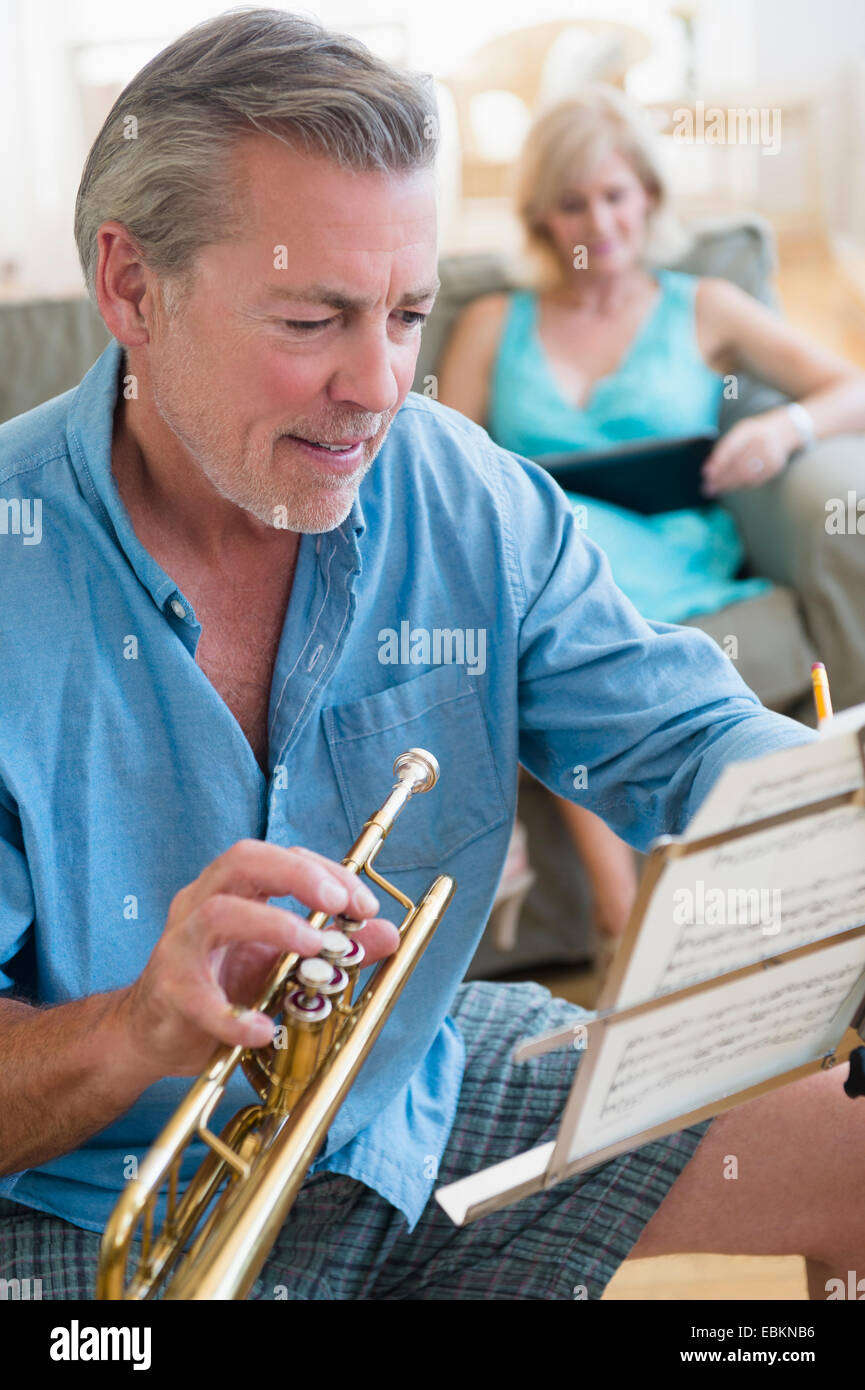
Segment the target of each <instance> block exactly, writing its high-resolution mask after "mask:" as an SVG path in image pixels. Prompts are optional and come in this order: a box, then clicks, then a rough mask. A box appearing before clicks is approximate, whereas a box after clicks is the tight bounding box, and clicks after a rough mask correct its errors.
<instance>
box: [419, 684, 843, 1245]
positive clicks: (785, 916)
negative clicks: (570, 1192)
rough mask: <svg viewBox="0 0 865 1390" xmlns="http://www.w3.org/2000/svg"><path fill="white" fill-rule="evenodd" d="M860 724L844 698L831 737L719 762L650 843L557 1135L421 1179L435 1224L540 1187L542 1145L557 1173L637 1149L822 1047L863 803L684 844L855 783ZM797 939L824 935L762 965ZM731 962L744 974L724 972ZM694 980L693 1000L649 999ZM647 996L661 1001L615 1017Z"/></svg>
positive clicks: (838, 979)
mask: <svg viewBox="0 0 865 1390" xmlns="http://www.w3.org/2000/svg"><path fill="white" fill-rule="evenodd" d="M863 727H865V706H860V707H858V708H857V709H856V710H850V711H845V712H844V713H843V714H841V715H840V716H838V717H837V718H836V720H835V721H833V724H832V725H830V726H829V728H830V730H833V731H834V733H833V736H829V734H828V733H827V734H824V735H822V736H821V738H820V740H819V741H818V742H816V743H813V744H804V745H800V746H799V747H796V748H793V749H785V750H781V751H780V752H778V753H773V754H768V755H766V756H764V757H762V758H759V759H755V760H754V761H753V762H744V763H738V764H735V765H731V766H729V767H728V768H726V769H725V771H724V773H723V775H722V777H721V778H720V779H719V781H718V783H717V784H716V786H715V788H714V789H713V791H712V792H711V793H710V795H709V797H708V798H707V800H706V802H705V803H704V806H703V808H702V809H701V811H700V813H698V815H697V816H696V817H695V819H694V821H693V822H692V824H691V825H690V826H689V828H688V831H687V834H686V835H685V836H684V837H683V840H682V841H681V842H677V843H674V844H673V845H671V846H670V847H669V849H668V850H667V852H666V857H665V858H664V860H663V862H662V864H661V867H660V870H659V872H658V877H657V880H656V881H655V882H654V884H653V887H652V891H651V895H650V897H649V901H648V903H647V904H646V906H645V910H644V912H643V916H642V920H641V921H640V922H639V924H638V928H637V926H636V924H635V935H636V940H632V937H631V933H630V932H629V937H628V940H627V943H625V944H623V950H624V951H625V952H629V953H630V954H629V955H628V956H627V957H626V965H625V970H624V975H623V978H622V981H621V983H620V985H619V987H618V989H617V990H616V999H615V1005H614V1007H613V1008H612V1009H611V1010H610V1011H609V1012H607V1011H605V1013H604V1015H603V1016H602V1017H601V1018H599V1019H598V1020H597V1021H596V1022H593V1023H589V1024H588V1049H589V1050H588V1053H587V1054H586V1055H584V1057H583V1060H582V1063H581V1065H580V1067H579V1068H578V1069H577V1072H576V1076H575V1080H574V1087H575V1089H574V1091H572V1098H571V1103H569V1105H568V1107H567V1108H566V1110H565V1118H564V1119H563V1125H562V1127H561V1128H560V1133H559V1140H557V1141H556V1145H555V1146H547V1145H544V1146H541V1147H539V1148H537V1149H532V1150H530V1151H529V1152H527V1153H525V1154H522V1155H519V1156H518V1158H519V1162H517V1160H516V1159H509V1160H507V1161H506V1162H505V1163H501V1164H496V1165H494V1166H493V1167H492V1168H488V1169H484V1170H482V1171H481V1172H479V1173H475V1174H472V1175H470V1176H469V1177H465V1178H462V1179H460V1180H459V1181H458V1182H456V1183H451V1184H449V1185H448V1186H447V1187H445V1188H443V1189H439V1190H437V1192H436V1197H437V1199H438V1200H439V1201H440V1202H441V1205H442V1206H443V1208H444V1209H445V1210H446V1211H447V1212H448V1214H449V1215H450V1216H451V1219H452V1220H454V1221H455V1222H456V1223H457V1224H464V1223H465V1222H466V1221H470V1220H474V1219H476V1218H477V1217H478V1216H482V1215H483V1214H485V1213H486V1212H488V1211H492V1210H496V1209H498V1208H499V1207H502V1206H505V1205H508V1203H509V1201H511V1200H517V1199H518V1197H522V1196H526V1195H529V1194H530V1193H531V1192H532V1191H540V1190H541V1189H542V1187H543V1186H544V1184H545V1181H547V1180H548V1177H549V1171H550V1170H549V1164H550V1163H551V1162H552V1161H553V1159H552V1149H553V1147H555V1148H556V1149H557V1150H560V1149H563V1150H564V1152H565V1153H566V1154H567V1155H568V1157H567V1160H566V1162H565V1164H564V1168H563V1167H562V1164H561V1162H560V1161H559V1159H558V1157H557V1158H556V1160H555V1173H556V1175H557V1176H561V1175H562V1174H563V1172H564V1171H565V1170H566V1169H567V1164H568V1163H578V1162H579V1163H580V1164H581V1166H582V1167H591V1166H593V1164H594V1162H596V1161H597V1159H596V1158H595V1157H594V1156H595V1155H597V1154H599V1153H600V1152H601V1151H603V1150H608V1149H610V1148H611V1147H614V1146H618V1150H619V1151H621V1150H622V1149H628V1148H636V1147H638V1146H639V1145H641V1144H644V1143H647V1142H648V1138H647V1133H648V1132H649V1131H657V1129H658V1128H659V1127H661V1128H665V1129H666V1130H667V1131H672V1130H674V1129H676V1128H682V1127H683V1124H684V1123H686V1122H687V1121H686V1120H685V1117H686V1116H688V1115H690V1114H693V1113H694V1112H696V1111H699V1110H702V1109H708V1110H709V1112H710V1113H713V1112H714V1111H716V1110H717V1108H718V1107H719V1105H722V1104H723V1102H724V1101H725V1100H727V1099H729V1098H732V1097H734V1096H736V1095H738V1094H739V1093H741V1092H742V1091H746V1090H748V1089H750V1088H752V1087H756V1086H761V1085H765V1086H768V1085H771V1084H772V1083H773V1082H779V1081H780V1082H781V1084H783V1080H784V1079H785V1078H787V1077H788V1074H789V1073H791V1072H795V1071H796V1069H797V1068H799V1067H802V1066H805V1065H809V1064H813V1063H814V1062H815V1061H817V1060H819V1059H820V1058H822V1057H824V1056H826V1055H827V1054H828V1053H830V1052H832V1051H833V1050H834V1049H835V1048H836V1047H837V1046H838V1044H839V1043H840V1042H841V1039H842V1038H843V1036H844V1033H845V1032H846V1030H847V1027H848V1026H849V1025H850V1023H851V1020H852V1018H853V1015H854V1013H855V1012H856V1010H857V1008H858V1006H859V1005H860V1003H861V1002H862V1000H863V995H865V932H863V933H862V934H861V935H860V936H858V937H856V938H855V939H854V940H852V941H851V940H847V941H843V942H837V941H834V940H833V938H834V937H835V936H836V935H837V934H838V933H841V932H844V931H847V930H850V929H851V928H857V927H861V926H863V925H865V805H861V804H856V803H847V804H843V805H841V806H835V807H833V808H832V809H831V810H823V811H820V812H814V811H813V810H811V809H806V810H804V811H803V814H802V815H801V816H799V817H797V818H795V819H793V820H786V821H783V822H782V823H781V824H779V825H777V826H774V827H773V828H771V829H768V830H760V831H753V830H751V831H747V832H746V833H743V834H740V835H738V836H737V837H735V838H732V839H731V838H727V839H725V840H723V841H722V843H720V844H717V845H715V846H714V847H713V848H704V849H699V850H691V852H688V850H689V847H690V846H693V844H694V842H695V841H696V840H699V839H702V838H705V837H706V836H708V835H714V834H724V833H725V832H727V831H730V830H735V829H743V828H744V827H747V826H749V825H752V824H753V823H754V822H755V821H758V820H761V819H764V818H765V817H768V816H772V815H775V814H780V813H782V812H785V811H789V810H792V809H795V808H799V807H803V808H809V807H810V804H811V803H812V802H815V801H821V800H825V799H828V798H830V797H834V796H839V795H842V794H844V793H849V792H853V791H857V790H859V789H860V788H861V787H863V785H865V768H863V761H862V754H861V752H860V748H859V731H860V730H861V729H862V728H863ZM814 942H820V943H823V944H821V946H820V947H819V949H815V950H813V951H811V952H809V954H808V955H806V956H804V957H802V958H801V959H797V960H794V961H778V960H777V959H774V960H773V959H771V958H773V957H774V958H776V957H778V956H779V955H780V954H782V953H784V952H787V951H792V950H794V949H796V948H797V947H801V946H805V945H809V944H812V943H814ZM761 961H762V962H765V965H764V968H762V969H760V968H759V963H760V962H761ZM744 966H757V967H758V968H756V969H754V970H753V972H752V973H749V974H748V975H747V976H746V977H745V978H744V979H741V978H740V979H735V980H732V981H731V980H730V978H729V976H730V973H731V972H732V971H736V970H740V969H741V968H742V967H744ZM614 971H615V966H614ZM614 978H616V977H615V975H614ZM701 983H704V984H705V987H704V988H703V989H701V990H700V991H699V992H698V993H694V992H691V993H689V994H688V995H687V997H686V998H684V999H678V1000H672V1001H666V1002H663V1000H664V996H665V995H669V994H671V993H672V992H673V991H679V990H683V989H687V988H688V987H689V986H694V985H697V984H701ZM655 1000H660V1001H662V1002H660V1003H657V1004H654V1006H653V1007H647V1008H644V1009H642V1010H641V1011H640V1012H639V1013H638V1014H637V1015H636V1016H635V1017H625V1018H622V1017H621V1016H620V1015H621V1011H623V1010H627V1009H628V1008H629V1007H631V1006H633V1005H636V1004H644V1003H646V1002H647V1001H655ZM564 1031H565V1033H566V1037H565V1042H564V1044H562V1045H565V1044H567V1045H569V1046H570V1043H571V1038H570V1031H571V1030H564ZM535 1041H537V1042H543V1043H545V1044H546V1046H547V1048H549V1046H550V1045H551V1044H550V1040H549V1039H548V1038H545V1037H542V1038H541V1039H538V1040H535ZM556 1042H559V1039H558V1038H557V1039H556ZM574 1102H576V1104H574ZM680 1119H681V1120H682V1124H677V1123H676V1122H677V1121H678V1120H680ZM514 1193H515V1194H517V1195H513V1196H512V1195H511V1194H514Z"/></svg>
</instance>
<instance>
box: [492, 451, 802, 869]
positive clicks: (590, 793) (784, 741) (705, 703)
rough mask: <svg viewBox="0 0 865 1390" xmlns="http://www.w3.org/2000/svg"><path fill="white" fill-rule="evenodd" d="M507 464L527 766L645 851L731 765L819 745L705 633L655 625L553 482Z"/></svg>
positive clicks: (679, 826)
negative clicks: (768, 702)
mask: <svg viewBox="0 0 865 1390" xmlns="http://www.w3.org/2000/svg"><path fill="white" fill-rule="evenodd" d="M507 457H508V458H510V460H511V463H512V465H513V466H512V467H511V468H510V469H509V470H508V478H507V488H506V501H505V503H504V506H505V510H506V512H507V513H508V524H509V526H510V528H511V550H512V554H513V557H514V575H515V584H514V589H515V594H516V599H515V601H516V602H517V604H518V605H519V606H520V608H521V614H520V634H521V635H520V648H519V701H520V761H521V762H522V763H523V764H524V765H525V766H526V767H527V768H528V769H529V771H530V772H532V773H533V774H534V775H535V776H536V777H537V778H539V780H540V781H542V782H544V783H545V784H546V785H547V786H548V787H549V788H550V789H551V790H552V791H555V792H557V793H558V794H559V795H561V796H565V797H567V798H569V799H570V800H571V801H574V802H576V803H577V804H579V805H582V806H584V807H586V808H587V809H588V810H591V811H594V812H595V813H596V814H597V815H599V816H601V817H602V818H603V819H604V820H605V821H607V823H608V824H609V825H610V826H611V827H612V829H613V830H615V831H616V833H617V834H619V835H620V836H621V837H622V838H623V839H625V840H626V841H628V843H629V844H631V845H633V846H634V847H635V848H637V849H639V850H643V851H645V850H647V849H648V847H649V846H650V844H651V842H652V840H654V839H655V838H656V837H657V836H658V835H662V834H680V833H681V832H682V831H683V830H684V829H685V827H686V825H687V823H688V821H689V820H690V819H691V817H692V816H693V815H694V813H695V812H696V810H697V808H698V807H699V806H700V804H701V802H702V801H703V799H704V798H705V796H706V794H707V792H708V791H709V790H710V788H711V787H712V785H713V783H714V782H715V781H716V779H717V777H718V776H719V774H720V772H721V771H722V769H723V767H724V766H725V765H726V764H727V763H730V762H737V761H742V760H745V759H748V758H753V757H757V756H759V755H761V754H764V753H767V752H771V751H773V750H774V749H777V748H782V747H788V746H792V745H795V744H799V743H808V742H811V741H812V740H813V739H814V738H815V737H816V734H815V733H814V732H813V731H812V730H810V729H807V728H806V727H805V726H804V725H802V724H798V723H796V722H795V721H794V720H792V719H788V718H786V717H785V716H783V715H779V714H773V713H771V712H770V711H769V710H767V709H765V708H764V706H763V705H761V703H760V701H759V699H758V698H757V696H756V695H755V694H754V692H753V691H752V690H750V689H749V687H748V686H746V685H745V683H744V681H743V680H742V679H741V677H740V676H739V674H738V672H737V671H736V669H735V665H734V664H733V662H732V661H731V660H730V659H729V658H728V657H727V656H725V655H724V654H723V652H722V651H721V649H720V648H719V647H718V646H717V644H716V643H715V642H714V641H713V640H712V639H711V638H710V637H708V636H707V635H706V634H705V633H703V632H700V631H699V630H697V629H694V628H689V627H679V626H676V625H673V624H670V623H657V622H649V621H647V620H646V619H644V618H643V617H641V615H640V614H639V613H638V612H637V610H636V608H635V607H634V606H633V604H632V603H631V602H630V600H629V599H628V598H627V597H626V596H625V595H624V594H623V593H622V591H621V590H620V589H619V588H618V587H617V586H616V584H615V582H614V580H613V577H612V573H611V570H610V566H609V562H608V561H607V558H606V556H605V554H604V552H603V551H602V550H600V549H599V547H598V546H597V545H595V544H594V542H593V541H591V540H590V539H589V538H588V537H587V535H586V534H585V531H583V530H582V529H581V528H580V526H579V525H578V524H577V522H576V520H575V518H574V513H573V511H572V508H571V505H570V503H569V502H568V500H567V498H566V497H565V495H564V493H563V492H562V491H561V490H560V488H559V487H558V486H557V484H556V483H554V482H553V480H552V479H551V478H550V476H549V475H548V474H547V473H546V472H545V471H544V470H543V469H541V468H539V467H537V466H536V465H534V464H530V463H527V462H526V461H525V460H517V459H515V458H514V456H512V455H509V456H507Z"/></svg>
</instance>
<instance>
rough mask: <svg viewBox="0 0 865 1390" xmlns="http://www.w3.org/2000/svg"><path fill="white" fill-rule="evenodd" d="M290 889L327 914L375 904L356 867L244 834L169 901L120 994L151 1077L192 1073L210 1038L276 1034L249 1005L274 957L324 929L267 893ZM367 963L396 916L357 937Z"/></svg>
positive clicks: (246, 1040) (130, 1033) (367, 912)
mask: <svg viewBox="0 0 865 1390" xmlns="http://www.w3.org/2000/svg"><path fill="white" fill-rule="evenodd" d="M287 896H291V897H294V898H297V899H298V901H300V902H303V903H306V904H307V905H308V906H309V907H310V908H315V909H318V910H320V911H323V912H328V913H344V914H345V915H346V916H347V917H352V918H355V919H357V920H360V921H363V920H365V919H368V918H370V917H372V914H373V913H375V912H376V911H377V910H378V906H379V904H378V902H377V901H376V899H375V898H374V897H373V895H372V893H370V891H369V889H368V888H366V887H365V886H364V885H363V884H362V883H360V882H359V881H358V878H357V876H356V875H355V874H353V873H351V872H350V871H349V870H348V869H346V868H343V866H342V865H341V864H336V863H334V862H333V861H332V860H330V859H325V858H324V856H323V855H320V854H314V853H313V852H312V851H311V850H306V849H300V848H297V847H294V848H292V849H285V848H283V847H282V846H280V845H274V844H269V843H267V842H265V841H261V840H241V841H239V842H238V843H237V844H236V845H233V846H232V847H231V849H229V850H227V851H226V852H225V854H222V855H220V856H219V858H218V859H215V860H214V861H213V863H212V864H209V865H208V866H207V868H206V869H204V870H203V872H202V873H201V874H200V875H199V877H198V878H197V879H195V881H194V882H193V883H190V884H189V885H188V886H187V887H186V888H182V889H181V891H180V892H179V893H178V894H177V896H176V897H175V898H174V900H173V901H172V904H171V909H170V911H169V914H168V920H167V922H166V924H165V930H164V931H163V934H162V936H161V937H160V939H159V941H158V942H157V944H156V946H155V947H154V949H153V952H152V954H151V957H150V960H149V961H148V962H147V965H146V966H145V968H144V971H143V972H142V974H141V975H140V976H139V978H138V979H137V980H136V981H135V983H134V984H133V985H130V986H129V988H128V989H126V990H123V991H120V995H119V999H118V1006H117V1019H118V1022H119V1023H120V1025H121V1031H122V1034H123V1035H124V1036H125V1037H127V1038H128V1040H129V1044H130V1050H131V1052H133V1053H134V1054H135V1055H136V1057H137V1058H138V1063H139V1065H141V1063H142V1062H143V1063H144V1064H145V1066H147V1067H150V1066H152V1070H153V1080H154V1081H155V1080H158V1079H160V1078H161V1077H163V1076H191V1075H195V1074H197V1073H198V1072H200V1071H201V1070H202V1069H203V1067H204V1066H205V1065H206V1064H207V1061H208V1059H209V1057H210V1056H211V1054H212V1052H213V1049H214V1046H215V1044H216V1042H225V1043H231V1044H238V1043H240V1044H242V1045H243V1046H246V1047H262V1046H264V1045H265V1044H266V1043H268V1042H269V1041H270V1040H271V1038H272V1036H273V1022H272V1020H271V1019H270V1018H268V1016H267V1015H266V1014H261V1013H256V1012H254V1011H250V1010H246V1011H242V1012H239V1013H238V1011H237V1010H236V1009H235V1007H233V1006H236V1005H241V1006H242V1005H248V1004H251V1003H252V1002H253V1001H254V999H255V997H256V995H257V994H258V992H259V991H260V989H261V988H262V986H263V985H264V983H265V981H266V979H267V976H268V974H269V973H270V970H271V969H272V967H273V965H274V963H275V962H276V960H277V959H278V958H279V957H280V956H281V955H285V954H286V952H288V951H297V952H299V953H300V955H303V956H314V955H316V954H317V951H318V947H319V943H320V934H319V933H318V932H317V931H316V930H315V929H314V928H311V927H309V926H308V925H307V923H306V922H305V920H304V918H303V917H300V916H299V915H298V914H297V913H294V912H288V911H286V910H285V909H284V908H280V907H274V906H272V905H270V904H269V903H268V901H267V900H268V898H281V897H287ZM358 940H359V941H360V942H361V944H362V945H363V948H364V951H365V953H366V962H367V963H368V964H369V963H372V962H373V961H376V960H379V959H381V957H382V956H387V955H390V954H391V953H392V952H393V951H394V950H395V949H396V947H397V945H398V943H399V934H398V932H397V929H396V927H395V926H394V925H393V923H392V922H388V921H386V920H385V919H383V918H375V919H374V920H371V921H370V920H367V922H366V926H365V927H364V928H363V930H362V931H361V932H360V933H359V934H358Z"/></svg>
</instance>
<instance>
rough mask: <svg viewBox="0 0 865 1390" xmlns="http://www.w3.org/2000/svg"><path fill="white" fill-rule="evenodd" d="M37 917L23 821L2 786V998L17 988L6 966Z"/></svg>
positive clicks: (0, 925)
mask: <svg viewBox="0 0 865 1390" xmlns="http://www.w3.org/2000/svg"><path fill="white" fill-rule="evenodd" d="M33 918H34V908H33V889H32V885H31V881H30V873H29V870H28V868H27V858H26V855H25V853H24V844H23V840H22V836H21V822H20V821H19V819H18V816H17V814H16V813H15V810H14V809H13V805H12V803H11V801H10V799H9V797H8V796H7V794H6V792H5V791H4V789H3V787H2V785H0V997H2V995H3V994H4V993H5V994H9V993H12V992H13V990H14V988H15V983H16V982H15V981H14V980H13V978H12V976H11V975H10V974H8V973H7V972H6V971H5V970H4V969H3V967H4V966H6V965H8V964H9V962H10V961H12V960H14V958H15V956H17V954H18V952H19V951H20V950H21V948H22V947H23V946H24V944H25V942H26V940H27V937H28V934H29V933H30V931H31V930H32V925H33Z"/></svg>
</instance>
